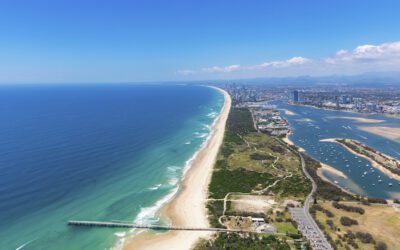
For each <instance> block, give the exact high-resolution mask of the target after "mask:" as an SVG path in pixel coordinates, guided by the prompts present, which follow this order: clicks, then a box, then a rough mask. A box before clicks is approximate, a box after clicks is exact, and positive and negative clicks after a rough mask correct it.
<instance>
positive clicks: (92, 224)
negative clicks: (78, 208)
mask: <svg viewBox="0 0 400 250" xmlns="http://www.w3.org/2000/svg"><path fill="white" fill-rule="evenodd" d="M68 225H69V226H84V227H114V228H138V229H152V230H175V231H176V230H179V231H212V232H236V233H255V232H253V231H251V230H240V229H226V228H212V227H178V226H161V225H137V224H133V223H124V222H107V221H78V220H70V221H68Z"/></svg>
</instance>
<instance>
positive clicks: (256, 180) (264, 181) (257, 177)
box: [209, 168, 273, 199]
mask: <svg viewBox="0 0 400 250" xmlns="http://www.w3.org/2000/svg"><path fill="white" fill-rule="evenodd" d="M272 180H273V179H272V176H271V175H270V174H267V173H257V172H254V171H248V170H245V169H242V168H240V169H235V170H228V169H227V168H224V169H219V170H218V171H215V172H214V174H213V176H212V179H211V183H210V186H209V192H210V197H211V198H215V199H223V198H224V197H225V195H226V194H227V193H229V192H237V193H250V192H251V191H252V190H253V189H257V185H260V187H266V186H267V185H268V184H271V183H272V182H273V181H272ZM258 189H259V188H258Z"/></svg>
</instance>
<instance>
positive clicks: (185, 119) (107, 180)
mask: <svg viewBox="0 0 400 250" xmlns="http://www.w3.org/2000/svg"><path fill="white" fill-rule="evenodd" d="M222 105H223V95H222V94H221V93H220V92H218V91H216V90H214V89H211V88H208V87H202V86H184V85H170V86H165V85H151V86H143V85H64V86H51V85H35V86H2V87H0V120H1V123H0V138H1V140H0V156H1V157H0V173H1V174H0V184H1V185H0V221H2V223H0V241H1V249H15V248H17V247H21V248H22V249H109V248H111V247H113V246H115V245H116V243H117V242H119V241H121V240H123V239H124V236H125V235H126V233H127V232H126V231H124V230H121V229H108V228H77V227H68V226H67V225H66V222H67V221H68V220H71V219H75V220H104V221H112V220H120V221H129V222H137V223H157V222H159V219H158V218H157V216H156V211H157V209H158V208H159V207H160V206H162V204H164V203H165V202H166V201H167V200H168V199H169V198H171V196H172V195H173V194H174V192H176V190H177V188H178V185H179V180H180V178H181V176H182V173H183V171H184V169H185V167H186V166H187V165H188V163H189V160H190V159H191V157H192V156H193V155H194V153H195V152H197V151H198V150H199V148H201V145H202V144H203V143H204V142H205V140H206V139H207V136H208V135H209V133H210V126H211V124H212V123H213V121H214V119H215V118H216V117H217V115H218V113H219V112H220V110H221V108H222Z"/></svg>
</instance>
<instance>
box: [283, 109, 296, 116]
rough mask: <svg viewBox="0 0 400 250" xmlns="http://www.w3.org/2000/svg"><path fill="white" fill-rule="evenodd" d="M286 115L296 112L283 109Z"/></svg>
mask: <svg viewBox="0 0 400 250" xmlns="http://www.w3.org/2000/svg"><path fill="white" fill-rule="evenodd" d="M283 111H284V112H285V114H286V115H296V114H295V113H294V112H292V111H290V110H288V109H283Z"/></svg>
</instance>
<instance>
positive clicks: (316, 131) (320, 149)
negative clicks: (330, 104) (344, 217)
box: [273, 102, 400, 199]
mask: <svg viewBox="0 0 400 250" xmlns="http://www.w3.org/2000/svg"><path fill="white" fill-rule="evenodd" d="M273 104H276V105H277V106H278V108H281V109H287V110H290V111H292V112H293V113H294V115H287V114H285V112H281V114H282V115H283V116H284V117H285V118H286V119H287V120H288V122H289V123H290V125H291V126H292V128H293V133H292V135H291V136H290V139H291V140H292V141H293V142H294V143H295V144H296V145H297V146H299V147H302V148H303V149H304V150H305V151H306V153H307V154H308V155H310V156H312V157H313V158H315V159H317V160H319V161H320V162H323V163H325V164H328V165H330V166H332V167H334V168H336V169H338V170H340V171H342V172H343V173H344V174H345V175H346V178H342V177H340V176H336V175H335V174H332V173H329V172H325V173H324V176H325V177H327V178H328V179H330V180H331V181H332V182H335V181H336V182H337V184H338V185H340V186H342V187H344V188H346V189H348V190H350V191H352V192H354V193H357V194H360V195H363V196H369V197H381V198H386V199H393V198H397V199H399V198H400V182H399V181H396V180H395V179H393V178H391V176H388V175H386V174H385V173H383V172H381V171H380V170H379V169H376V168H374V167H372V166H371V164H370V162H368V161H367V160H366V159H364V158H361V157H357V156H356V155H354V154H352V153H350V152H349V151H347V150H346V149H345V148H343V147H342V146H341V145H339V144H336V143H333V142H324V141H321V140H322V139H328V138H350V139H355V140H358V141H360V142H362V143H364V144H365V145H367V146H369V147H372V148H374V149H376V150H378V151H380V152H382V153H385V154H387V155H389V156H391V157H393V158H396V159H400V141H396V140H389V139H386V138H384V137H382V136H380V135H376V134H372V133H368V132H365V131H363V130H360V129H359V126H388V127H400V119H399V118H391V117H386V116H384V115H380V114H357V113H350V112H343V111H333V110H323V109H316V108H313V107H309V106H301V105H290V104H286V103H282V102H273ZM343 117H361V118H370V119H377V120H383V122H380V123H362V122H359V121H356V120H351V119H347V118H343Z"/></svg>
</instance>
